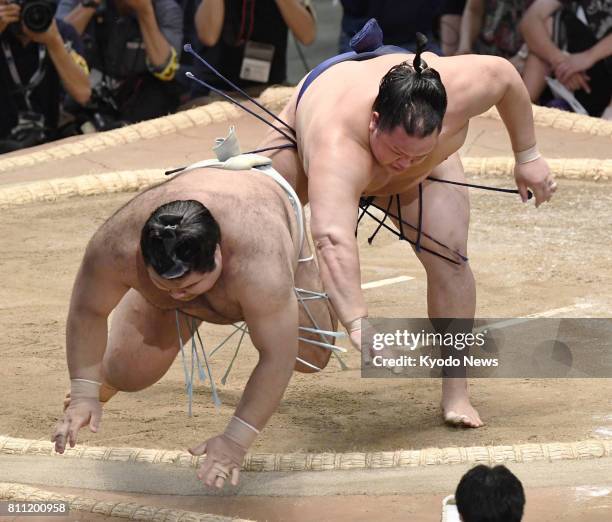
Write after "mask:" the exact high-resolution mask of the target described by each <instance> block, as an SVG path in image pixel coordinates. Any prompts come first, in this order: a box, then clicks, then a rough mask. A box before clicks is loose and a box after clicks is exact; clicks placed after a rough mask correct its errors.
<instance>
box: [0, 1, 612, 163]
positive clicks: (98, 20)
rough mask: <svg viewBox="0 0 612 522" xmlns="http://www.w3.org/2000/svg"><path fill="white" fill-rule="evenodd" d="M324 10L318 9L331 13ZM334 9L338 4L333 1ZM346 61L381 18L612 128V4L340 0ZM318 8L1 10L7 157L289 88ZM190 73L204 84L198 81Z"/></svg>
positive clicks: (389, 40) (23, 4)
mask: <svg viewBox="0 0 612 522" xmlns="http://www.w3.org/2000/svg"><path fill="white" fill-rule="evenodd" d="M323 1H324V0H319V2H323ZM325 1H329V2H331V1H332V0H325ZM342 8H343V16H342V21H341V27H340V28H339V30H340V38H339V42H338V44H339V45H338V48H337V49H329V56H331V55H333V54H336V53H337V52H347V51H350V47H349V42H350V39H351V37H352V36H353V35H355V34H356V33H357V32H358V31H359V29H360V28H361V27H362V26H363V24H364V23H365V22H366V21H367V20H369V19H370V18H376V19H377V20H378V22H379V24H380V26H381V28H382V30H383V34H384V37H385V42H384V43H385V44H393V45H398V46H401V47H403V48H405V49H407V50H410V51H412V50H414V47H415V34H416V33H417V32H421V33H423V34H425V35H427V37H428V39H429V42H430V44H429V50H431V51H433V52H436V53H438V54H443V55H447V56H451V55H455V54H469V53H478V54H492V55H497V56H502V57H504V58H507V59H508V60H510V62H512V64H513V65H514V66H515V67H516V68H517V70H518V71H519V72H520V73H521V75H522V77H523V79H524V82H525V85H526V87H527V89H528V91H529V94H530V96H531V99H532V101H533V102H535V103H542V104H546V105H549V106H554V107H557V108H561V109H565V110H573V111H576V112H581V113H584V114H589V115H591V116H596V117H600V116H601V117H604V118H607V119H612V108H611V105H610V95H611V91H612V0H577V1H570V0H414V1H410V2H406V1H402V0H387V1H382V0H379V1H374V0H342ZM316 25H317V15H316V12H315V6H313V5H312V3H311V1H310V0H59V3H57V4H56V3H55V2H54V0H0V43H1V47H2V49H1V51H2V52H1V53H0V93H1V95H2V111H1V114H0V153H2V152H8V151H12V150H17V149H21V148H24V147H28V146H32V145H37V144H40V143H44V142H45V141H49V140H54V139H58V138H62V137H65V136H70V135H75V134H80V133H89V132H96V131H102V130H108V129H112V128H116V127H119V126H122V125H125V124H128V123H133V122H137V121H142V120H146V119H150V118H155V117H158V116H162V115H165V114H169V113H172V112H175V111H176V110H179V108H182V107H190V106H192V105H193V103H194V100H199V101H201V100H204V101H206V100H207V99H210V98H209V97H208V94H209V92H210V86H212V87H213V88H214V89H215V88H216V89H222V90H231V87H228V83H227V82H224V81H222V80H221V79H220V78H219V76H218V75H217V74H215V73H214V72H213V71H211V70H210V69H209V68H208V67H206V66H205V65H204V64H203V63H202V62H201V61H200V60H199V59H198V58H197V57H196V56H195V55H194V53H193V52H187V51H184V50H183V46H184V44H185V43H191V44H192V48H193V51H194V52H195V53H197V54H198V55H199V56H201V57H202V58H204V59H205V60H206V61H207V62H208V63H209V64H211V65H212V66H213V67H214V68H215V69H217V70H218V72H219V73H221V74H222V75H223V76H225V77H226V78H227V80H229V81H230V82H232V83H233V84H234V85H238V86H239V87H241V88H244V89H246V90H248V91H250V92H251V93H253V94H257V93H258V92H259V91H260V90H262V89H263V88H264V87H266V86H268V85H271V84H283V83H285V82H286V80H287V41H288V35H289V33H290V32H291V33H293V35H294V37H295V39H296V41H297V42H299V43H300V44H302V45H306V46H307V45H310V44H311V43H313V42H314V41H315V40H316V33H317V28H316ZM189 73H191V75H193V77H195V78H197V80H193V79H189V78H188V77H187V75H188V74H189Z"/></svg>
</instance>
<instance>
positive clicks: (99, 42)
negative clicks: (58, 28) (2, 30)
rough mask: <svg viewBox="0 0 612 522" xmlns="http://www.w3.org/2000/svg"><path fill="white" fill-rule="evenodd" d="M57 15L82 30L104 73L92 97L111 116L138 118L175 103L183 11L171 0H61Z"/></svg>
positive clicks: (93, 59)
mask: <svg viewBox="0 0 612 522" xmlns="http://www.w3.org/2000/svg"><path fill="white" fill-rule="evenodd" d="M58 16H59V17H61V18H64V19H65V20H66V21H67V22H69V23H71V24H72V25H73V26H74V28H75V29H76V30H77V31H78V32H79V33H80V34H82V35H83V39H84V43H85V46H86V52H87V58H88V61H89V62H90V64H91V66H92V69H93V68H95V69H96V70H97V71H99V73H98V76H100V75H101V76H102V78H103V81H102V82H101V83H98V84H97V88H96V86H94V97H95V98H96V100H95V101H96V102H97V103H99V104H102V105H104V106H105V108H106V110H107V111H109V112H110V113H112V115H111V116H112V117H115V118H118V119H120V120H122V121H126V122H137V121H141V120H146V119H150V118H156V117H158V116H162V115H164V114H168V113H170V112H174V111H175V110H176V109H177V107H178V104H179V96H180V87H179V85H178V84H177V83H176V81H175V80H174V78H175V74H176V70H177V68H178V61H179V56H180V52H181V44H182V39H183V13H182V12H181V8H180V7H179V5H178V4H177V3H176V2H175V1H174V0H108V1H107V2H106V3H104V2H103V1H102V0H83V1H82V2H80V1H79V0H61V1H60V4H59V7H58ZM102 93H105V94H104V95H102ZM102 100H103V101H102Z"/></svg>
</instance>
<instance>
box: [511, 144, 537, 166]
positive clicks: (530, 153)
mask: <svg viewBox="0 0 612 522" xmlns="http://www.w3.org/2000/svg"><path fill="white" fill-rule="evenodd" d="M540 156H541V154H540V151H539V150H538V146H537V145H534V146H533V147H531V148H530V149H527V150H523V151H521V152H515V153H514V161H515V162H516V164H517V165H522V164H523V163H529V162H530V161H535V160H537V159H538V158H539V157H540Z"/></svg>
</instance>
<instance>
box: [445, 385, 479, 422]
mask: <svg viewBox="0 0 612 522" xmlns="http://www.w3.org/2000/svg"><path fill="white" fill-rule="evenodd" d="M441 406H442V413H443V415H444V422H445V423H446V424H449V425H451V426H456V427H463V428H480V427H481V426H484V422H482V420H481V419H480V416H479V415H478V412H477V411H476V410H475V409H474V407H473V406H472V404H471V403H470V394H469V391H468V384H467V379H444V380H443V381H442V404H441Z"/></svg>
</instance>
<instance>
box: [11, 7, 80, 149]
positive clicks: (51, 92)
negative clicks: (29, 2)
mask: <svg viewBox="0 0 612 522" xmlns="http://www.w3.org/2000/svg"><path fill="white" fill-rule="evenodd" d="M21 19H22V16H21V6H20V5H18V4H9V3H7V1H6V0H0V44H1V46H2V53H1V54H0V93H1V95H2V111H0V153H4V152H9V151H12V150H17V149H21V148H24V147H30V146H33V145H38V144H40V143H44V142H45V141H48V140H50V139H53V138H54V137H55V131H56V129H57V125H58V119H59V110H60V101H61V99H62V96H63V92H62V86H63V88H64V89H65V91H66V92H67V93H68V94H69V95H70V96H72V98H74V100H76V101H77V102H78V103H80V104H85V103H87V101H88V100H89V97H90V94H91V90H90V88H89V78H88V70H87V65H86V63H85V61H84V60H83V58H82V56H81V55H82V54H83V51H82V48H81V42H80V39H79V37H78V35H77V34H76V32H75V31H74V29H73V28H72V27H71V26H69V25H68V24H64V23H63V22H61V21H59V20H58V21H56V20H55V19H53V10H49V19H48V21H49V22H50V23H46V24H43V25H46V27H42V26H40V27H35V29H37V30H36V31H32V30H31V29H29V28H28V27H27V26H26V24H24V23H22V20H21ZM39 21H40V20H39ZM38 29H40V30H38Z"/></svg>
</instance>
